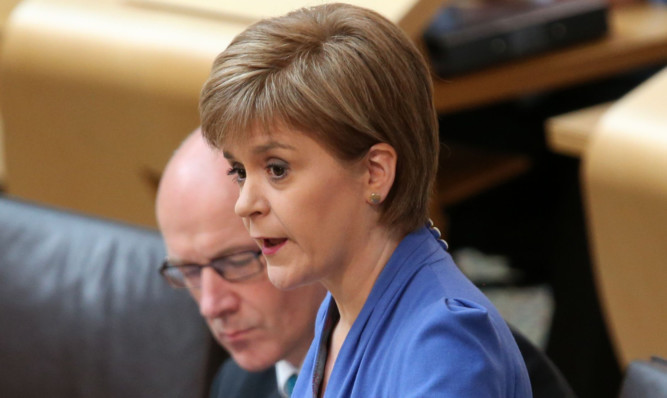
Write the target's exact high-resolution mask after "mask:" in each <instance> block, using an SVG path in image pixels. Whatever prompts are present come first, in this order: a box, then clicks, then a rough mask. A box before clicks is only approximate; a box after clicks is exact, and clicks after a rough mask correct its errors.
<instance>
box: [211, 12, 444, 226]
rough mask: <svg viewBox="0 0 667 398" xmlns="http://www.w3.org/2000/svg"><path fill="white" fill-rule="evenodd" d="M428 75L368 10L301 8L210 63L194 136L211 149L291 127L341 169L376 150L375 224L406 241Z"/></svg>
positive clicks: (415, 210)
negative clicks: (391, 157) (383, 155)
mask: <svg viewBox="0 0 667 398" xmlns="http://www.w3.org/2000/svg"><path fill="white" fill-rule="evenodd" d="M432 97H433V88H432V82H431V79H430V74H429V70H428V67H427V66H426V63H425V61H424V59H423V57H422V55H421V53H420V52H419V51H418V50H417V49H416V47H415V46H414V44H413V43H412V41H411V40H410V39H409V38H408V37H407V36H406V35H405V34H404V33H403V32H402V31H401V30H400V29H399V28H398V27H397V26H396V25H394V24H393V23H391V22H390V21H388V20H387V19H386V18H384V17H382V16H381V15H379V14H378V13H376V12H374V11H370V10H367V9H364V8H360V7H356V6H352V5H348V4H325V5H321V6H316V7H312V8H302V9H299V10H296V11H293V12H291V13H289V14H287V15H285V16H282V17H277V18H270V19H265V20H262V21H260V22H257V23H255V24H254V25H252V26H250V27H248V28H247V29H246V30H245V31H244V32H242V33H241V34H239V35H238V36H237V37H236V38H235V39H234V40H233V41H232V42H231V44H230V45H229V47H227V49H226V50H225V51H223V52H222V53H221V54H220V55H219V56H218V57H217V58H216V60H215V62H214V64H213V68H212V71H211V75H210V77H209V79H208V81H207V82H206V84H205V85H204V87H203V89H202V93H201V98H200V112H201V120H202V130H203V133H204V136H205V137H206V139H207V140H208V141H209V142H210V143H211V144H213V145H215V146H217V147H220V146H223V145H225V144H227V143H230V142H233V141H236V140H239V139H243V136H244V135H245V134H247V133H248V132H250V131H254V129H256V128H261V129H265V130H264V131H266V132H269V131H270V130H271V128H275V127H277V126H282V127H287V128H291V129H294V130H297V131H300V132H303V133H304V134H307V135H308V136H310V137H311V138H313V139H315V140H316V141H317V142H319V143H320V144H321V145H323V146H324V147H325V148H326V149H327V150H328V151H330V153H331V154H332V155H333V156H335V157H337V158H338V159H340V160H341V161H354V160H358V159H361V158H362V157H363V156H364V155H366V153H367V152H368V150H369V149H370V147H371V146H373V145H374V144H376V143H380V142H384V143H388V144H389V145H391V146H392V147H393V148H394V149H395V150H396V152H397V155H398V161H397V165H396V177H395V180H394V184H393V186H392V188H391V190H390V192H389V195H388V196H387V198H385V200H384V201H383V202H382V205H381V207H380V211H381V218H380V222H381V223H383V224H385V225H387V226H388V227H389V228H391V229H392V230H394V231H397V232H400V233H408V232H410V231H412V230H414V229H416V228H417V227H419V226H420V225H422V224H423V223H424V222H425V221H426V219H427V217H428V205H427V202H428V198H429V194H430V192H431V189H432V185H433V180H434V178H435V173H436V170H437V164H438V146H439V141H438V126H437V115H436V111H435V108H434V106H433V98H432Z"/></svg>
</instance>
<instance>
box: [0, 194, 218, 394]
mask: <svg viewBox="0 0 667 398" xmlns="http://www.w3.org/2000/svg"><path fill="white" fill-rule="evenodd" d="M163 257H164V248H163V243H162V240H161V238H160V236H159V235H158V234H157V232H155V231H150V230H145V229H140V228H136V227H132V226H128V225H122V224H118V223H114V222H109V221H104V220H100V219H94V218H89V217H85V216H81V215H77V214H73V213H69V212H64V211H60V210H54V209H50V208H46V207H42V206H36V205H33V204H29V203H25V202H20V201H15V200H10V199H7V198H3V197H0V368H1V369H2V371H0V397H27V398H30V397H53V398H59V397H63V398H64V397H67V398H74V397H96V398H103V397H137V398H146V397H161V398H164V397H202V396H206V394H207V391H206V390H207V387H208V386H209V384H210V378H211V376H212V372H213V371H214V370H215V369H216V368H217V366H218V365H219V363H220V361H221V360H222V357H221V356H222V351H221V350H220V349H219V348H217V345H216V344H215V343H214V342H213V340H212V338H211V337H210V334H209V332H208V329H207V328H206V325H205V323H204V322H203V320H202V318H201V317H200V316H199V314H198V311H197V307H196V305H195V304H194V301H193V300H192V299H191V298H190V297H189V296H188V295H187V293H184V292H176V291H173V290H172V289H171V288H170V287H169V286H167V285H166V283H165V282H164V281H162V280H161V278H160V277H159V276H158V273H157V269H158V268H159V264H160V262H161V260H162V259H163Z"/></svg>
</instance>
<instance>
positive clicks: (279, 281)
mask: <svg viewBox="0 0 667 398" xmlns="http://www.w3.org/2000/svg"><path fill="white" fill-rule="evenodd" d="M285 268H286V267H272V266H268V267H267V272H268V275H269V281H271V284H272V285H273V286H275V287H277V288H278V289H280V290H291V289H294V288H296V287H299V286H301V285H303V284H304V283H303V281H301V280H297V279H296V278H295V275H294V274H293V273H291V272H289V270H287V269H285Z"/></svg>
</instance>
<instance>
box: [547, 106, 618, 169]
mask: <svg viewBox="0 0 667 398" xmlns="http://www.w3.org/2000/svg"><path fill="white" fill-rule="evenodd" d="M612 104H613V103H611V102H608V103H604V104H600V105H595V106H592V107H590V108H585V109H580V110H577V111H573V112H569V113H566V114H563V115H558V116H554V117H551V118H549V119H548V120H547V121H546V126H545V129H546V134H547V143H548V145H549V148H551V150H552V151H554V152H558V153H560V154H563V155H568V156H574V157H580V156H581V155H582V154H583V153H584V151H585V150H586V147H587V146H588V142H589V140H590V138H591V135H592V134H593V130H595V126H596V125H597V124H598V122H599V121H600V118H601V117H602V115H604V113H605V112H607V110H609V108H610V107H611V106H612Z"/></svg>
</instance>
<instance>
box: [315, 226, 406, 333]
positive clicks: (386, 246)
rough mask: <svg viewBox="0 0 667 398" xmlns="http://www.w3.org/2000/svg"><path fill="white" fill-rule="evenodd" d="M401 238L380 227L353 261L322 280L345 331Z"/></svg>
mask: <svg viewBox="0 0 667 398" xmlns="http://www.w3.org/2000/svg"><path fill="white" fill-rule="evenodd" d="M400 240H401V238H399V237H395V236H392V235H391V234H390V232H389V231H387V230H386V229H385V228H382V227H377V228H376V229H374V230H373V231H371V233H370V234H369V235H368V240H367V241H366V242H364V243H363V244H362V245H360V247H361V250H360V251H359V253H358V254H357V255H355V257H354V258H353V259H352V260H351V261H350V263H349V264H341V268H340V270H341V272H340V273H337V274H336V275H332V276H331V277H330V278H327V279H325V280H323V281H322V284H323V285H324V286H325V287H326V288H327V290H329V291H330V292H331V295H332V296H333V299H334V300H335V302H336V306H337V307H338V311H339V313H340V320H339V323H338V325H337V328H338V329H339V331H344V333H343V335H345V336H346V335H347V332H348V331H349V330H350V328H351V327H352V324H353V323H354V321H355V320H356V319H357V316H358V315H359V313H360V312H361V309H362V308H363V306H364V304H365V303H366V299H367V298H368V295H369V294H370V292H371V290H372V289H373V285H374V284H375V281H376V280H377V278H378V276H379V275H380V273H381V272H382V270H383V269H384V266H385V265H386V264H387V262H388V261H389V258H390V257H391V255H392V254H393V253H394V250H396V247H397V246H398V244H399V243H400Z"/></svg>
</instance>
